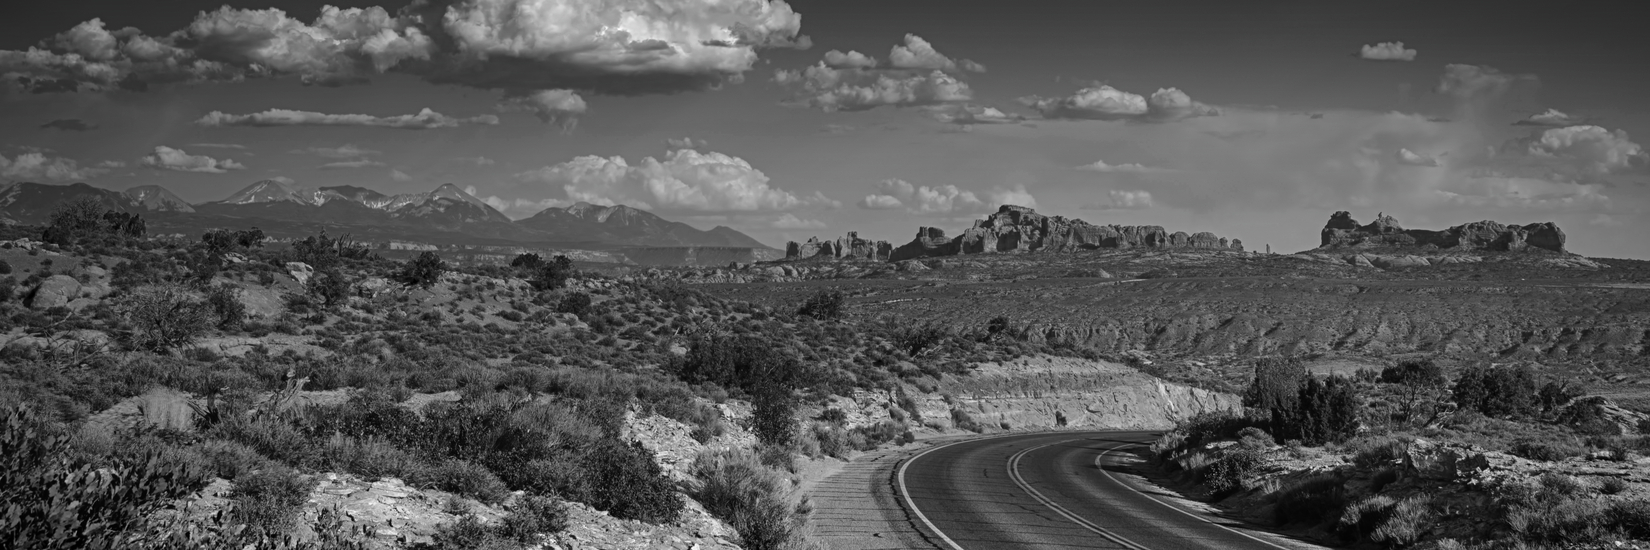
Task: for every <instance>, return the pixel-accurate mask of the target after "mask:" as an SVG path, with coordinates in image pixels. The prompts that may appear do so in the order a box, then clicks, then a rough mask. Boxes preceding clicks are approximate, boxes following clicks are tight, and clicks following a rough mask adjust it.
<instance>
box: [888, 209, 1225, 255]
mask: <svg viewBox="0 0 1650 550" xmlns="http://www.w3.org/2000/svg"><path fill="white" fill-rule="evenodd" d="M1102 248H1110V249H1117V248H1201V249H1217V250H1239V251H1241V250H1243V241H1240V240H1237V239H1226V238H1223V237H1220V236H1217V235H1215V234H1213V233H1207V232H1204V233H1196V234H1186V233H1184V232H1179V231H1177V232H1174V233H1170V232H1168V231H1167V230H1165V229H1163V227H1162V226H1156V225H1093V224H1090V223H1088V222H1085V221H1083V220H1075V219H1066V218H1064V217H1061V216H1044V215H1042V214H1038V213H1037V212H1035V211H1033V210H1032V209H1030V208H1026V207H1023V206H1013V205H1003V206H1002V207H1001V208H999V209H998V210H997V212H996V213H995V214H992V215H990V216H987V217H986V218H985V219H983V220H978V221H975V222H974V226H973V227H970V228H968V229H966V230H964V231H963V233H962V234H961V235H958V236H956V237H953V238H950V239H947V238H946V237H945V231H943V230H941V229H939V228H936V227H923V228H920V229H918V230H917V237H916V239H914V240H912V241H911V242H910V243H907V244H905V245H904V246H901V247H899V248H897V249H894V251H893V254H892V256H891V257H890V258H889V259H890V260H892V261H896V262H897V261H901V260H909V259H912V258H925V257H931V256H952V255H957V254H989V253H998V252H1007V253H1013V252H1075V251H1078V250H1095V249H1102Z"/></svg>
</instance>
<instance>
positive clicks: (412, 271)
mask: <svg viewBox="0 0 1650 550" xmlns="http://www.w3.org/2000/svg"><path fill="white" fill-rule="evenodd" d="M446 271H447V263H446V262H443V261H441V255H440V254H436V253H434V252H430V251H427V250H426V251H424V252H422V253H419V255H418V257H417V258H413V259H412V260H409V261H407V262H406V263H405V264H403V265H402V266H401V272H400V273H399V274H398V276H397V278H398V279H400V280H401V282H403V283H406V284H409V285H413V286H419V287H424V288H429V287H430V285H433V284H435V283H436V281H439V280H441V274H442V273H445V272H446Z"/></svg>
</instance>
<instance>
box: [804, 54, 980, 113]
mask: <svg viewBox="0 0 1650 550" xmlns="http://www.w3.org/2000/svg"><path fill="white" fill-rule="evenodd" d="M774 81H775V82H778V83H780V84H782V85H786V86H790V87H792V88H794V89H795V90H796V93H795V97H793V98H792V99H790V100H789V101H787V102H785V104H786V105H790V106H797V107H812V108H816V109H819V110H821V111H826V112H833V111H864V110H867V109H874V108H877V107H914V106H923V105H935V104H939V103H945V102H953V101H968V100H970V99H973V97H974V91H973V90H972V89H970V88H969V87H968V84H967V83H965V82H963V81H960V80H957V79H956V78H954V77H952V76H951V75H948V74H946V73H945V72H944V71H938V70H936V71H932V72H929V73H926V74H924V73H916V74H909V75H907V74H901V73H897V72H895V73H889V72H882V71H863V70H856V69H833V68H831V67H829V66H827V65H826V64H825V63H823V62H821V63H819V64H816V65H814V66H811V67H808V68H806V69H803V70H801V71H783V70H782V71H778V72H776V73H774Z"/></svg>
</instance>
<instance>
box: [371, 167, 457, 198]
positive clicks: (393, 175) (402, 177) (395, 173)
mask: <svg viewBox="0 0 1650 550" xmlns="http://www.w3.org/2000/svg"><path fill="white" fill-rule="evenodd" d="M390 179H392V180H395V181H412V176H409V175H407V173H406V172H402V171H400V170H396V169H393V168H392V169H390ZM470 194H471V195H474V194H475V193H470Z"/></svg>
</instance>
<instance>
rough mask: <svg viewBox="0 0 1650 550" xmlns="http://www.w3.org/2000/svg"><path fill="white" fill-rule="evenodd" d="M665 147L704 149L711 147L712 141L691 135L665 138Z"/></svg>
mask: <svg viewBox="0 0 1650 550" xmlns="http://www.w3.org/2000/svg"><path fill="white" fill-rule="evenodd" d="M665 147H666V148H669V149H704V148H706V147H710V142H708V141H705V140H702V139H693V138H690V137H685V138H665Z"/></svg>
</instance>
